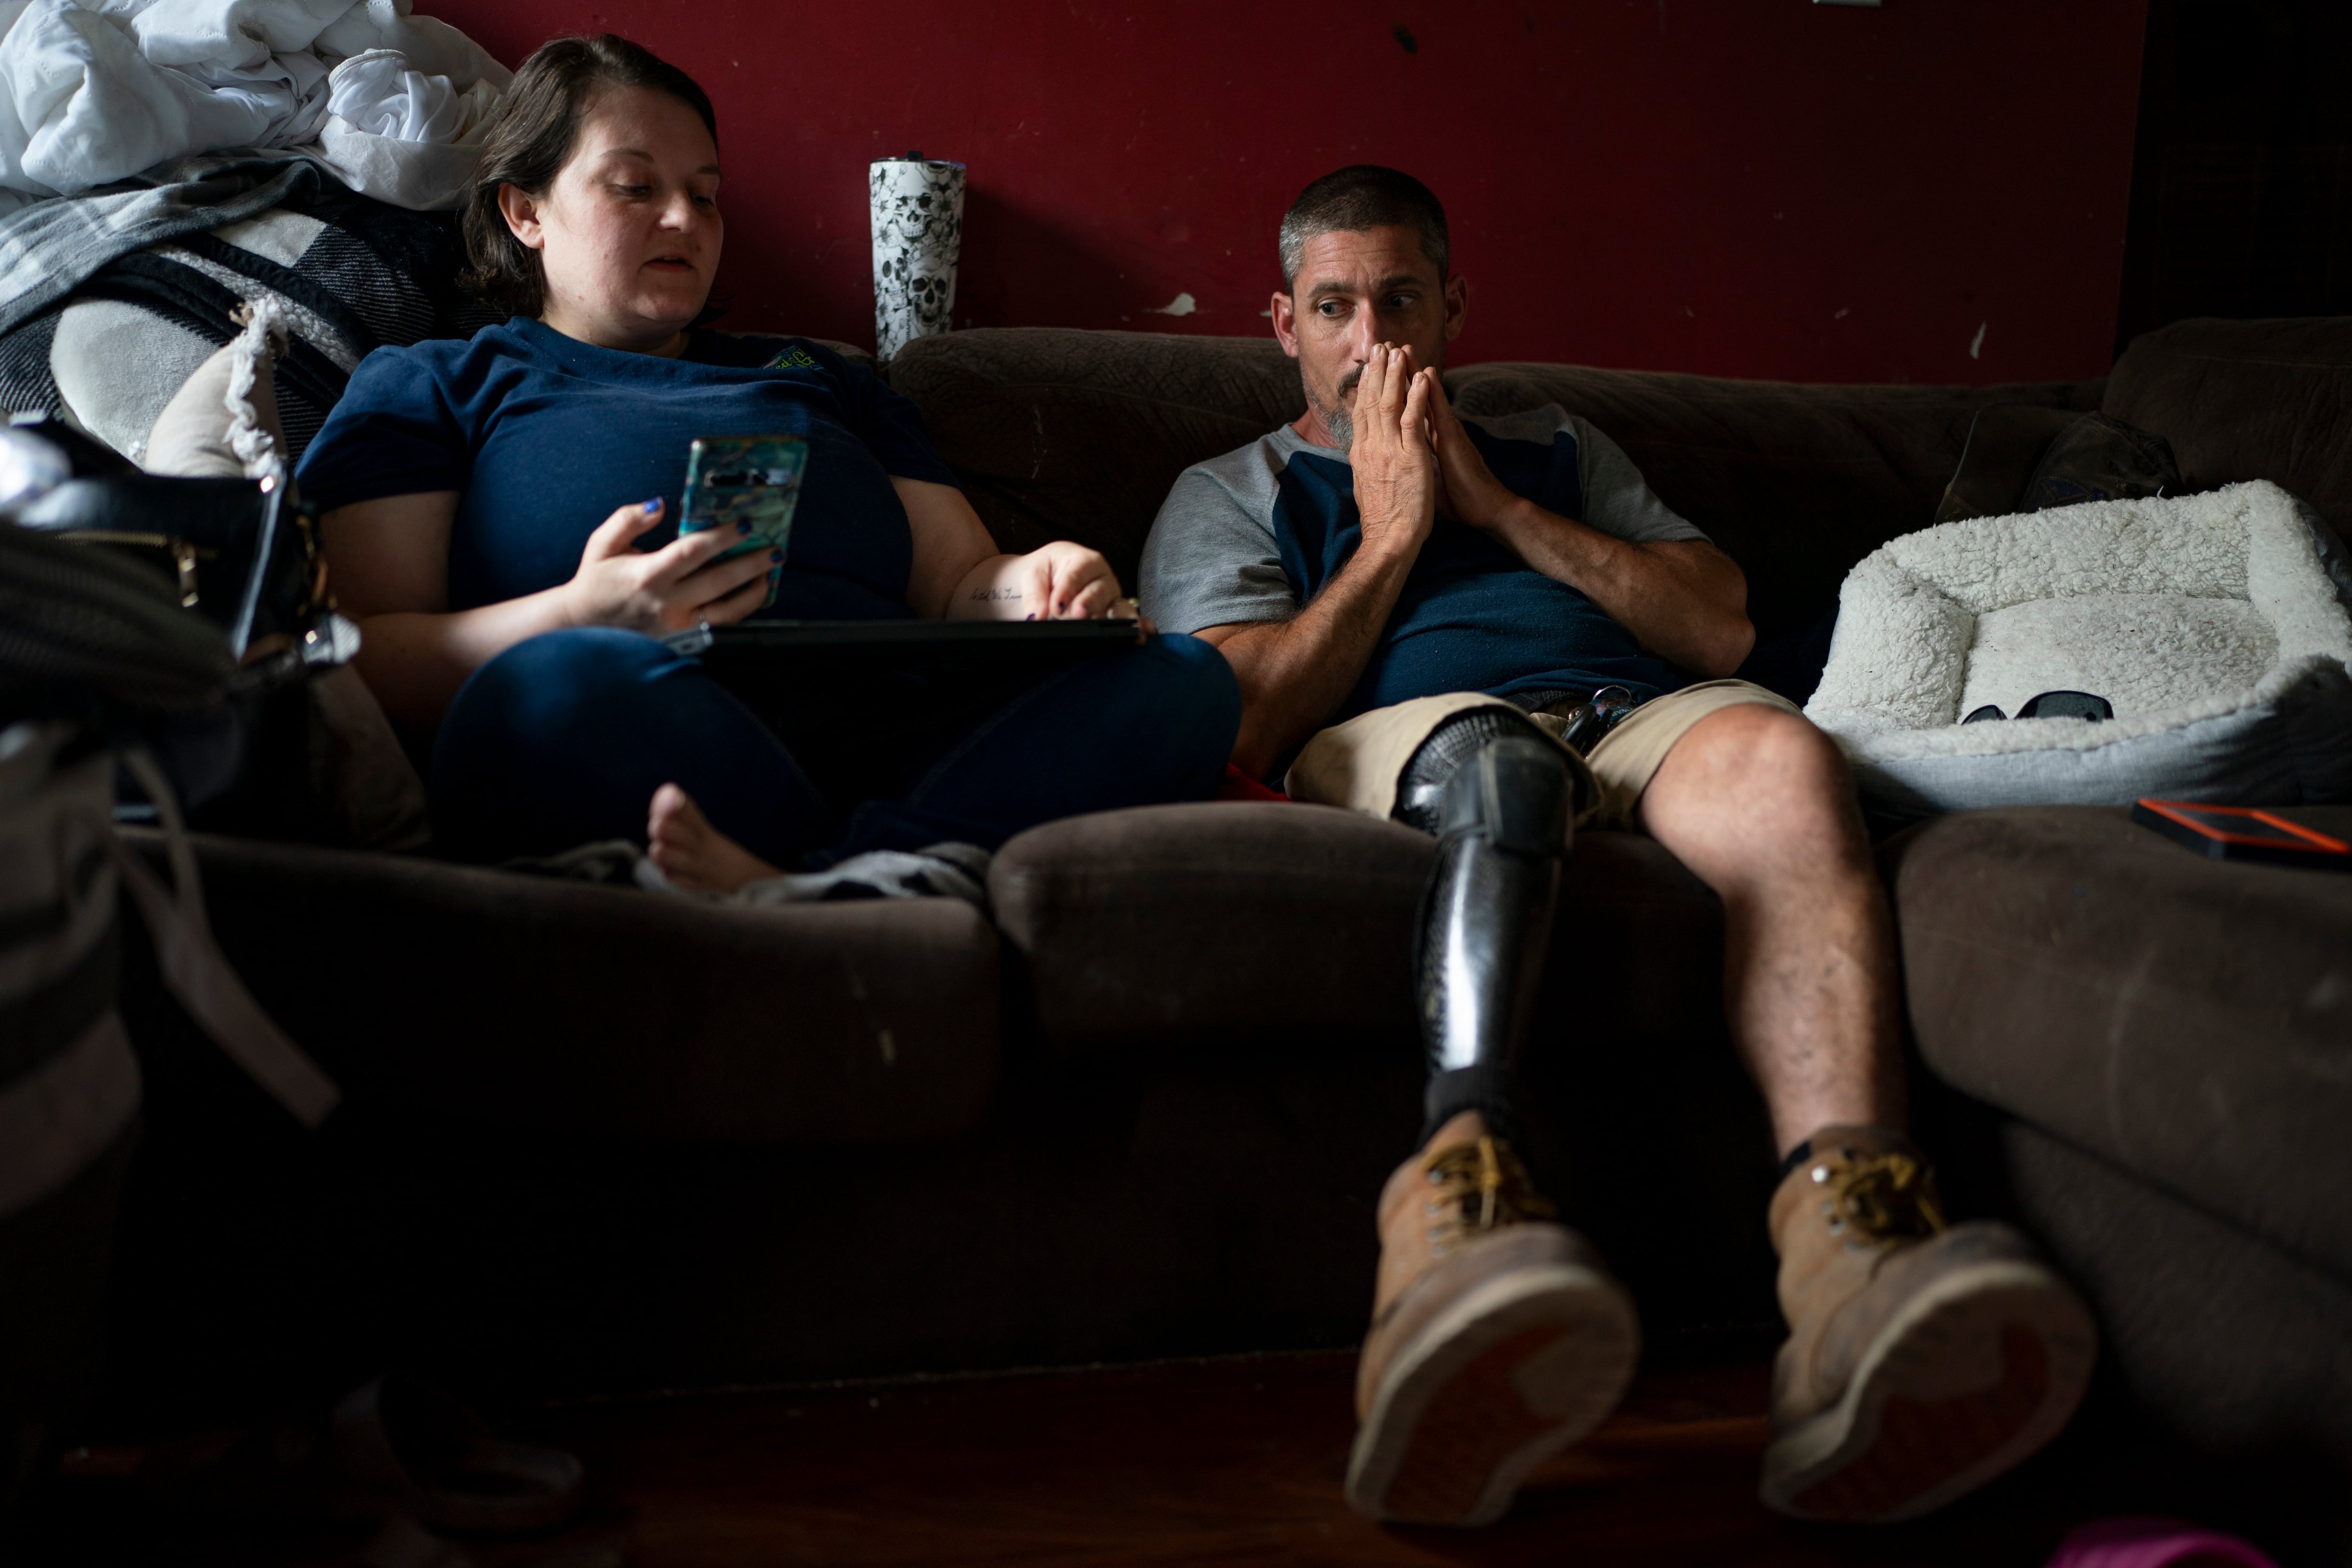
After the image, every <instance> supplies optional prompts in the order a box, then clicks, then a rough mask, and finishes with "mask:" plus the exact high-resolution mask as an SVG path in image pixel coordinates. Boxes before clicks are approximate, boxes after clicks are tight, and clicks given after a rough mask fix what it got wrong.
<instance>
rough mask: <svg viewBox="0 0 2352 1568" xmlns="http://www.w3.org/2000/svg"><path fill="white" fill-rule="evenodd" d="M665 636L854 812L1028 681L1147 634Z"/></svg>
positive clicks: (1063, 630) (977, 626) (1103, 624)
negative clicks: (860, 802) (852, 806)
mask: <svg viewBox="0 0 2352 1568" xmlns="http://www.w3.org/2000/svg"><path fill="white" fill-rule="evenodd" d="M662 640H663V642H664V644H665V645H666V646H667V647H669V648H670V649H672V650H673V651H674V652H677V653H680V654H684V655H687V656H688V657H690V658H696V659H698V660H700V661H701V664H702V667H703V668H704V669H705V670H707V671H708V672H709V675H710V678H711V679H714V680H716V681H717V682H719V685H721V686H723V687H725V688H726V689H728V690H729V691H730V692H731V693H732V694H733V695H734V696H735V698H736V699H737V700H739V701H740V702H741V703H742V704H743V705H744V706H745V707H747V708H749V709H751V711H752V712H753V713H754V714H756V715H758V717H759V718H760V720H761V722H762V723H764V724H766V725H767V726H768V728H769V729H770V730H771V731H773V732H774V734H775V735H776V737H777V739H779V740H780V741H782V742H783V743H784V745H785V747H786V749H787V750H789V751H790V752H792V754H793V760H794V761H795V762H796V763H799V764H800V766H801V767H802V769H803V771H804V772H806V773H808V774H809V776H810V778H811V779H812V780H813V781H814V783H815V784H816V785H817V787H818V788H819V789H820V790H821V791H823V792H824V795H825V796H826V797H827V799H828V800H831V801H834V802H835V804H836V805H843V806H845V805H846V804H847V803H851V802H855V801H858V800H870V799H875V798H877V797H881V796H887V795H897V794H898V793H899V792H900V791H901V790H902V789H904V788H905V787H906V785H907V783H908V778H909V777H910V776H911V773H912V772H919V770H920V768H921V767H922V766H924V765H926V763H927V762H928V760H929V759H931V758H933V757H935V756H937V755H938V754H940V751H941V748H942V747H943V745H945V744H948V743H951V742H952V741H953V739H954V738H955V737H957V736H959V735H961V734H963V733H965V732H968V731H969V730H970V729H971V726H972V725H974V724H977V723H980V722H982V721H984V720H986V718H987V717H988V715H990V714H991V713H992V712H997V711H1000V710H1003V708H1004V706H1005V704H1007V703H1009V702H1012V701H1013V700H1016V699H1017V698H1018V697H1019V696H1020V695H1021V694H1022V693H1023V692H1024V691H1025V690H1026V689H1029V688H1030V687H1032V686H1034V685H1035V684H1036V683H1037V682H1039V681H1041V680H1046V679H1052V678H1054V677H1055V676H1058V675H1061V674H1063V673H1065V672H1066V671H1069V670H1073V669H1075V668H1077V667H1079V666H1080V665H1082V664H1084V663H1086V662H1087V661H1088V660H1090V659H1096V658H1102V657H1104V656H1105V655H1108V654H1115V653H1117V652H1118V651H1119V650H1120V649H1122V648H1131V647H1135V646H1136V645H1137V643H1138V642H1139V640H1140V633H1139V628H1138V627H1137V626H1136V623H1135V622H1133V621H1042V622H1041V621H919V620H904V621H751V622H746V623H744V624H742V625H740V626H710V627H702V626H697V627H695V628H693V629H692V630H690V631H683V632H678V633H677V634H675V635H674V636H671V637H665V638H663V639H662Z"/></svg>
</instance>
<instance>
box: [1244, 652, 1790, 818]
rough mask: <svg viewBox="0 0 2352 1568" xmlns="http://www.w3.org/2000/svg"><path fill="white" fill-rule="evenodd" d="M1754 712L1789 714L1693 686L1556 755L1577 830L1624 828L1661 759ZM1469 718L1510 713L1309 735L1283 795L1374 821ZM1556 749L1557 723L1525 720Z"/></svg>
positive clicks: (1560, 717) (1367, 720)
mask: <svg viewBox="0 0 2352 1568" xmlns="http://www.w3.org/2000/svg"><path fill="white" fill-rule="evenodd" d="M1748 702H1755V703H1760V704H1762V705H1763V706H1764V707H1767V708H1778V709H1780V710H1781V711H1782V712H1784V713H1795V712H1798V711H1799V709H1798V707H1797V705H1796V704H1795V703H1793V702H1791V701H1790V700H1788V699H1787V698H1785V697H1782V696H1780V694H1779V693H1778V692H1772V691H1767V690H1765V689H1763V688H1762V687H1760V686H1756V685H1751V684H1750V683H1749V682H1748V681H1745V680H1702V681H1700V682H1699V683H1698V684H1697V685H1696V686H1685V687H1684V688H1683V689H1681V690H1680V691H1669V692H1667V693H1666V694H1665V695H1664V696H1663V697H1654V698H1652V699H1651V700H1649V701H1647V702H1644V703H1643V704H1642V705H1641V706H1640V707H1639V708H1636V709H1634V710H1633V711H1632V712H1631V713H1628V714H1627V715H1626V716H1625V717H1624V718H1623V719H1622V720H1621V721H1619V722H1618V725H1617V727H1616V728H1615V729H1614V730H1612V731H1609V733H1608V734H1606V735H1603V736H1602V737H1601V743H1600V744H1599V745H1597V746H1595V747H1593V748H1592V754H1591V756H1590V757H1582V756H1579V755H1578V754H1577V753H1576V752H1575V751H1574V750H1573V749H1572V748H1570V747H1569V746H1565V745H1563V746H1561V747H1560V751H1561V752H1564V753H1565V754H1566V755H1567V757H1568V760H1569V766H1570V769H1571V770H1573V771H1574V773H1575V774H1576V803H1577V813H1576V823H1577V826H1580V827H1592V828H1612V827H1632V826H1633V825H1634V823H1633V807H1634V805H1636V804H1637V803H1638V802H1639V801H1640V800H1641V798H1642V792H1643V790H1645V789H1647V788H1649V787H1650V780H1651V779H1653V778H1654V777H1655V776H1656V775H1657V772H1658V768H1659V766H1660V764H1662V763H1664V762H1665V760H1666V753H1667V752H1671V751H1673V750H1674V749H1675V742H1679V741H1680V740H1681V739H1682V738H1683V737H1684V736H1685V735H1686V734H1688V733H1690V729H1691V726H1692V725H1694V724H1696V723H1697V722H1698V721H1700V720H1702V719H1704V718H1706V716H1707V715H1708V714H1710V713H1717V712H1720V711H1722V710H1724V709H1726V708H1737V707H1739V706H1740V705H1741V704H1743V703H1748ZM1473 708H1501V709H1505V710H1508V711H1510V712H1513V713H1517V712H1518V710H1517V708H1513V707H1512V706H1511V705H1510V704H1509V703H1508V702H1506V701H1504V700H1502V699H1501V698H1499V697H1489V696H1487V695H1486V694H1485V693H1484V692H1478V691H1454V692H1448V693H1446V694H1445V695H1444V696H1442V697H1419V698H1415V699H1414V700H1412V701H1411V702H1400V703H1398V704H1397V705H1396V706H1395V707H1393V708H1375V709H1373V710H1371V711H1370V712H1369V713H1363V714H1359V715H1358V716H1357V717H1355V718H1353V719H1350V720H1349V721H1347V722H1346V723H1344V724H1334V725H1333V726H1331V728H1329V729H1328V730H1322V731H1317V733H1316V735H1315V738H1314V739H1313V740H1311V741H1309V742H1307V749H1306V750H1305V751H1303V752H1299V753H1298V760H1297V762H1295V763H1291V765H1290V773H1289V776H1288V777H1287V778H1286V779H1285V780H1284V781H1283V788H1284V790H1285V792H1286V794H1288V795H1289V796H1290V798H1291V799H1293V800H1305V801H1313V802H1315V803H1316V804H1318V805H1343V806H1346V807H1347V808H1348V809H1349V811H1360V812H1362V813H1363V814H1364V815H1365V816H1377V817H1379V818H1381V820H1382V821H1386V820H1387V819H1388V816H1389V813H1390V812H1391V811H1392V810H1394V809H1395V807H1396V796H1397V781H1398V780H1399V778H1401V777H1402V775H1403V773H1404V765H1405V763H1409V762H1411V761H1412V754H1413V752H1417V751H1419V750H1420V749H1421V743H1422V742H1423V741H1426V740H1428V739H1429V737H1430V735H1431V733H1432V732H1433V731H1435V730H1436V728H1437V727H1438V726H1439V725H1440V724H1442V723H1444V721H1446V720H1448V719H1451V718H1453V717H1454V715H1455V714H1456V713H1462V712H1466V711H1468V710H1471V709H1473ZM1527 717H1528V719H1530V720H1532V721H1534V722H1535V724H1536V725H1537V727H1538V728H1539V729H1541V730H1542V731H1544V732H1545V733H1546V734H1548V735H1549V736H1551V738H1552V739H1553V740H1555V741H1557V740H1559V732H1560V731H1561V730H1562V729H1564V728H1566V726H1567V721H1568V715H1567V714H1566V713H1564V712H1563V713H1550V712H1537V713H1530V714H1528V715H1527Z"/></svg>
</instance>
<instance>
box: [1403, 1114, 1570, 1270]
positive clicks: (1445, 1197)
mask: <svg viewBox="0 0 2352 1568" xmlns="http://www.w3.org/2000/svg"><path fill="white" fill-rule="evenodd" d="M1422 1169H1423V1171H1424V1172H1426V1173H1428V1176H1429V1184H1430V1185H1431V1186H1432V1187H1433V1188H1434V1189H1435V1190H1434V1191H1433V1192H1432V1193H1431V1194H1430V1195H1429V1207H1428V1213H1429V1215H1431V1217H1432V1218H1433V1219H1435V1220H1437V1221H1438V1224H1437V1225H1436V1226H1434V1227H1433V1230H1432V1239H1433V1240H1434V1241H1435V1242H1437V1243H1438V1244H1439V1247H1440V1249H1441V1250H1443V1248H1444V1245H1445V1244H1447V1243H1448V1242H1450V1241H1452V1240H1454V1239H1455V1238H1456V1237H1459V1236H1461V1235H1464V1234H1473V1235H1475V1234H1476V1233H1478V1232H1481V1231H1488V1230H1495V1229H1497V1228H1499V1227H1500V1226H1507V1225H1519V1224H1523V1223H1525V1222H1526V1221H1528V1220H1531V1219H1550V1218H1552V1217H1553V1216H1554V1215H1556V1214H1558V1212H1559V1211H1558V1210H1556V1209H1554V1208H1553V1207H1552V1205H1551V1204H1550V1203H1549V1201H1548V1200H1546V1199H1545V1197H1544V1196H1543V1194H1540V1193H1538V1192H1537V1191H1536V1187H1535V1182H1534V1180H1533V1178H1531V1177H1530V1176H1528V1168H1527V1167H1526V1166H1525V1165H1522V1164H1520V1163H1519V1157H1518V1156H1517V1154H1514V1153H1512V1152H1511V1146H1510V1145H1509V1144H1507V1143H1504V1142H1498V1141H1496V1140H1495V1139H1493V1138H1483V1137H1482V1138H1480V1139H1478V1140H1477V1141H1476V1142H1470V1143H1456V1144H1454V1145H1453V1146H1452V1147H1451V1148H1447V1149H1441V1150H1440V1151H1438V1152H1436V1153H1434V1154H1432V1155H1431V1156H1429V1158H1428V1159H1426V1160H1424V1161H1423V1163H1422Z"/></svg>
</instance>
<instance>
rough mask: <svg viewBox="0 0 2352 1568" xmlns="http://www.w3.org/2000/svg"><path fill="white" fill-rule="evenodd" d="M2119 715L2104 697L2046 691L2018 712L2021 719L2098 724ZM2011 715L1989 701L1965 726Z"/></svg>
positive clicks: (1965, 722) (1973, 714)
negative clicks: (2079, 721) (2070, 720)
mask: <svg viewBox="0 0 2352 1568" xmlns="http://www.w3.org/2000/svg"><path fill="white" fill-rule="evenodd" d="M2115 716H2116V705H2115V704H2114V703H2112V702H2110V701H2108V700H2106V699H2105V698H2104V697H2094V696H2092V695H2091V694H2090V693H2089V692H2087V691H2045V692H2042V694H2041V695H2040V696H2038V697H2029V698H2027V699H2026V700H2025V705H2024V706H2023V707H2021V708H2020V709H2019V710H2017V717H2019V718H2020V719H2081V720H2084V721H2088V722H2090V723H2093V724H2095V723H2097V722H2098V721H2100V720H2102V719H2112V718H2114V717H2115ZM2008 717H2009V715H2008V714H2006V713H2004V712H2002V711H2001V710H2000V709H1998V708H1996V707H1994V706H1993V705H1992V704H1991V703H1990V702H1988V703H1986V704H1985V705H1984V706H1983V707H1981V708H1979V709H1978V710H1976V711H1975V712H1973V713H1971V714H1969V716H1968V717H1967V718H1965V719H1963V720H1961V721H1960V722H1961V723H1963V724H1974V723H1978V722H1979V721H1983V720H1987V719H2006V718H2008Z"/></svg>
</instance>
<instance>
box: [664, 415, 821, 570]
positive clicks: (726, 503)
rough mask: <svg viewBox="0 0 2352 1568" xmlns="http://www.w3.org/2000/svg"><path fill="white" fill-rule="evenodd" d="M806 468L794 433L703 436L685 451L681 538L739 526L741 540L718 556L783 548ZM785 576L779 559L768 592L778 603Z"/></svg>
mask: <svg viewBox="0 0 2352 1568" xmlns="http://www.w3.org/2000/svg"><path fill="white" fill-rule="evenodd" d="M806 468H808V442H806V441H805V440H803V438H801V437H798V436H705V437H702V438H701V439H699V440H698V441H696V442H695V443H694V444H693V445H692V446H690V447H688V448H687V450H686V497H685V500H684V502H683V503H682V504H681V505H680V506H679V508H678V518H677V531H678V533H679V535H680V536H681V537H682V536H684V535H686V534H689V533H697V532H699V531H702V530H703V529H706V528H718V529H725V530H728V531H740V530H741V525H743V524H745V523H749V524H750V525H751V527H750V529H749V531H745V532H744V533H743V542H742V543H740V544H739V545H736V546H735V547H734V548H733V549H731V550H729V551H726V552H723V553H722V554H720V556H719V559H720V560H721V561H725V560H727V559H729V558H730V557H731V556H737V555H742V554H747V553H749V552H751V551H754V550H758V551H769V550H776V551H781V550H782V549H784V548H785V544H786V542H787V541H788V540H789V539H791V537H792V532H793V508H795V507H797V506H798V505H799V504H800V499H801V475H802V473H803V471H804V470H805V469H806ZM782 579H783V566H782V563H778V564H776V565H775V566H773V567H772V568H771V569H770V570H769V572H768V596H767V597H766V598H765V599H764V600H762V601H761V605H762V607H764V606H766V605H772V604H774V603H775V602H776V584H778V583H780V582H781V581H782Z"/></svg>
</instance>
